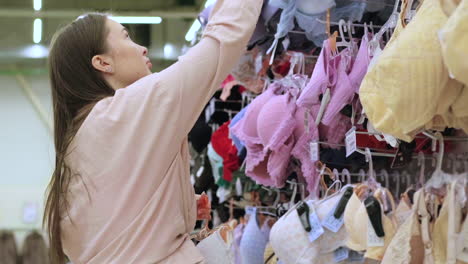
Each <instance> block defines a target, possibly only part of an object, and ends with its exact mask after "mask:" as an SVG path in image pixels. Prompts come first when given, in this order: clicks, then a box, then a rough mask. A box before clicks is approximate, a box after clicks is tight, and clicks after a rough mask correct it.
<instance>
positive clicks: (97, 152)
mask: <svg viewBox="0 0 468 264" xmlns="http://www.w3.org/2000/svg"><path fill="white" fill-rule="evenodd" d="M262 3H263V0H218V2H217V4H216V6H215V8H214V9H213V13H212V16H211V20H210V23H209V24H208V26H207V28H206V30H205V33H204V37H203V38H202V40H201V41H200V43H199V44H198V45H196V46H195V47H193V48H192V49H191V50H190V51H189V52H188V53H187V54H186V55H184V56H182V57H180V59H179V61H178V62H177V63H175V64H174V65H172V66H171V67H169V68H168V69H166V70H164V71H162V72H160V73H155V74H152V75H150V76H147V77H145V78H142V79H140V80H139V81H137V82H135V83H134V84H132V85H130V86H128V87H126V88H124V89H119V90H117V91H116V93H115V96H113V97H109V98H106V99H104V100H102V101H100V102H98V104H97V105H96V106H95V107H94V109H93V110H92V111H91V113H90V114H89V116H88V117H87V119H86V120H85V122H84V123H83V125H82V126H81V128H80V129H79V131H78V133H77V135H76V137H75V139H74V141H73V143H72V145H71V148H70V151H71V154H70V155H69V156H68V160H67V161H68V163H69V165H70V167H71V168H72V170H73V172H74V173H78V174H79V175H80V176H81V177H79V176H74V177H72V180H71V183H70V188H69V193H68V197H69V201H70V204H69V208H68V210H69V214H68V215H66V216H64V218H63V220H62V222H61V227H62V239H63V245H64V249H65V253H66V254H67V256H68V257H69V258H70V260H71V261H72V262H73V263H74V264H80V263H90V264H110V263H116V264H118V263H122V264H130V263H137V264H140V263H141V264H147V263H176V264H177V263H184V264H191V263H199V262H202V261H203V257H202V256H201V254H200V253H199V252H198V250H197V249H196V247H195V246H194V245H193V243H192V242H191V241H190V240H189V239H188V233H189V232H191V231H192V230H193V227H194V225H195V221H196V202H195V194H194V190H193V187H192V186H191V184H190V179H189V159H190V157H189V154H188V144H187V135H188V132H189V130H190V129H191V127H192V126H193V124H194V123H195V121H196V119H197V117H198V116H199V115H200V113H201V111H202V110H203V108H204V106H205V104H206V103H207V102H208V100H209V99H210V97H211V96H212V95H213V94H214V92H215V91H216V90H217V89H218V88H219V87H220V84H221V82H222V81H223V80H224V78H226V76H227V75H228V73H229V72H230V70H231V69H232V68H233V66H234V65H235V64H236V63H237V61H238V59H239V58H240V56H241V54H242V53H243V52H244V50H245V47H246V44H247V42H248V40H249V38H250V37H251V35H252V33H253V30H254V27H255V24H256V22H257V19H258V16H259V14H260V10H261V6H262ZM85 185H86V186H85Z"/></svg>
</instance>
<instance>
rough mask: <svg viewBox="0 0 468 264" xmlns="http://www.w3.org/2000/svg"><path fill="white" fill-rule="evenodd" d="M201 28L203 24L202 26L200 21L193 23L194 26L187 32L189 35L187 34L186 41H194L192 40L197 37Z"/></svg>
mask: <svg viewBox="0 0 468 264" xmlns="http://www.w3.org/2000/svg"><path fill="white" fill-rule="evenodd" d="M200 28H201V24H200V22H199V21H198V19H196V20H195V21H194V22H193V24H192V26H191V27H190V29H189V31H188V32H187V34H185V40H186V41H189V42H190V41H192V40H193V39H194V38H195V36H196V34H197V32H198V30H200Z"/></svg>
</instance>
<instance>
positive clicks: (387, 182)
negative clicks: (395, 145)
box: [380, 169, 390, 189]
mask: <svg viewBox="0 0 468 264" xmlns="http://www.w3.org/2000/svg"><path fill="white" fill-rule="evenodd" d="M380 177H381V178H382V179H383V182H384V183H385V188H387V189H388V188H390V179H389V176H388V172H387V170H385V169H383V170H381V171H380Z"/></svg>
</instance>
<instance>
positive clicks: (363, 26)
mask: <svg viewBox="0 0 468 264" xmlns="http://www.w3.org/2000/svg"><path fill="white" fill-rule="evenodd" d="M315 20H316V21H317V22H319V23H321V24H324V25H326V24H327V21H325V20H322V19H320V18H316V19H315ZM346 23H347V25H350V26H351V27H360V28H366V27H368V25H366V24H360V23H357V24H356V23H349V21H348V22H346ZM330 25H333V26H339V25H340V22H334V21H330ZM372 26H373V27H374V28H381V27H382V26H380V25H374V24H373V25H372ZM304 34H305V33H304Z"/></svg>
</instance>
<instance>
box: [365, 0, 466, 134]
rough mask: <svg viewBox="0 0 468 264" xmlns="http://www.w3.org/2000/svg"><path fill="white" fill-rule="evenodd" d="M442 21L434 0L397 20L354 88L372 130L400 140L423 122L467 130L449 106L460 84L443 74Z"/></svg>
mask: <svg viewBox="0 0 468 264" xmlns="http://www.w3.org/2000/svg"><path fill="white" fill-rule="evenodd" d="M402 13H403V12H402ZM446 22H447V16H446V15H445V14H444V12H443V11H442V9H441V6H440V3H439V0H425V1H424V2H423V3H422V5H421V7H420V9H419V11H418V12H417V13H416V15H415V17H414V18H413V20H412V21H411V23H410V24H408V25H407V26H406V27H405V28H404V29H403V25H402V23H401V20H399V21H398V25H397V28H396V29H395V33H394V35H393V36H392V39H391V41H390V42H389V43H388V44H387V46H386V47H385V49H384V50H383V52H382V54H381V55H380V57H379V60H378V61H377V63H376V64H375V65H374V67H372V69H370V70H369V72H368V73H367V75H366V76H365V78H364V80H363V82H362V84H361V87H360V91H359V93H360V98H361V102H362V105H363V108H364V111H365V113H366V114H367V117H368V118H369V120H370V121H371V122H372V124H373V125H374V127H375V128H376V129H377V130H379V131H381V132H383V133H386V134H391V135H393V136H396V137H397V138H400V139H402V140H405V141H411V140H412V139H413V138H414V136H415V135H416V134H417V133H418V132H419V131H420V130H421V129H424V128H436V129H443V128H444V127H446V126H450V127H455V128H463V129H464V130H465V131H468V119H466V120H465V119H460V118H458V117H456V116H455V115H454V113H452V109H451V106H452V105H453V104H454V102H455V101H456V100H457V99H458V97H459V96H460V94H461V92H462V89H463V85H462V84H461V83H459V82H458V81H456V80H453V79H451V78H449V74H448V71H447V69H446V68H445V64H444V62H443V59H442V52H441V47H440V43H439V38H438V31H439V30H440V29H441V28H442V27H443V26H444V25H445V23H446Z"/></svg>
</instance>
